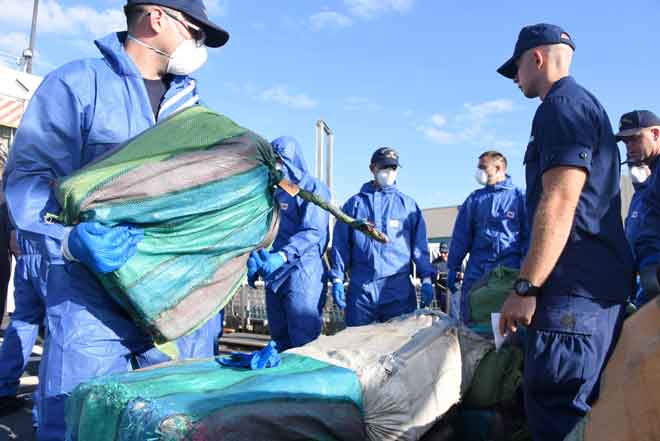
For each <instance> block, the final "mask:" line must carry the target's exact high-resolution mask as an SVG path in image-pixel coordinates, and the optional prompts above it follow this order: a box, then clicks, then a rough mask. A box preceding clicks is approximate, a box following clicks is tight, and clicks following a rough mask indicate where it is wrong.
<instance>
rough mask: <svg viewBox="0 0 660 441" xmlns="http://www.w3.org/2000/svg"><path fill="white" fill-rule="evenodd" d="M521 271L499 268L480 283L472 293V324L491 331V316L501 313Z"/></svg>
mask: <svg viewBox="0 0 660 441" xmlns="http://www.w3.org/2000/svg"><path fill="white" fill-rule="evenodd" d="M519 273H520V271H519V270H517V269H512V268H507V267H504V266H498V267H497V268H495V269H494V270H493V271H492V272H491V273H489V274H487V275H486V276H485V277H484V278H483V280H482V281H480V282H478V283H477V284H476V286H475V287H474V288H473V289H472V291H471V292H470V310H471V316H470V324H471V325H474V326H476V327H481V328H482V329H486V330H490V328H491V321H490V314H491V313H493V312H500V310H501V309H502V305H503V304H504V301H505V300H506V298H507V297H508V296H509V294H511V291H512V290H513V284H514V282H515V281H516V279H517V278H518V275H519Z"/></svg>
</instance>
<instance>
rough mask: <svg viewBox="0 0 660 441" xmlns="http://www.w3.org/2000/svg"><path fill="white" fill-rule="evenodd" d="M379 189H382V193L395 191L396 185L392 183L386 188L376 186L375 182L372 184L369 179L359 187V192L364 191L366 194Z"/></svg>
mask: <svg viewBox="0 0 660 441" xmlns="http://www.w3.org/2000/svg"><path fill="white" fill-rule="evenodd" d="M379 191H382V192H383V193H393V192H395V191H397V189H396V185H392V186H391V187H386V188H381V187H377V186H376V184H374V181H369V182H367V183H365V184H364V185H363V186H362V188H361V189H360V193H366V194H373V193H376V192H379Z"/></svg>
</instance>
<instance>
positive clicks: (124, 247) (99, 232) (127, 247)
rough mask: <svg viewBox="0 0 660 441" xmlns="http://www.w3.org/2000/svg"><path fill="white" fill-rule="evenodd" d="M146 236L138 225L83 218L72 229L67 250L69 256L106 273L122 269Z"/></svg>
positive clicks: (65, 249) (65, 247) (66, 254)
mask: <svg viewBox="0 0 660 441" xmlns="http://www.w3.org/2000/svg"><path fill="white" fill-rule="evenodd" d="M142 239H144V233H143V232H142V231H141V230H139V229H137V228H133V227H128V226H116V227H106V226H104V225H101V224H100V223H98V222H83V223H81V224H78V225H76V226H75V227H74V228H73V229H72V230H71V231H70V232H69V234H68V236H67V237H66V238H65V244H64V247H63V251H64V256H65V257H66V258H68V259H69V260H78V261H80V262H82V263H83V264H85V265H86V266H87V267H88V268H90V269H91V270H93V271H95V272H97V273H101V274H104V273H110V272H112V271H116V270H118V269H119V268H121V267H122V266H123V265H124V264H125V263H126V262H127V261H128V259H130V258H131V257H133V256H134V255H135V253H136V252H137V245H138V243H140V241H141V240H142Z"/></svg>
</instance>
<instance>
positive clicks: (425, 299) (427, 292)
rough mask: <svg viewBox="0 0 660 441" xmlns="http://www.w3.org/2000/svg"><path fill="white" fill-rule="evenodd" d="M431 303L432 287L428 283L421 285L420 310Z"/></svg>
mask: <svg viewBox="0 0 660 441" xmlns="http://www.w3.org/2000/svg"><path fill="white" fill-rule="evenodd" d="M431 302H433V285H431V284H430V283H423V284H422V304H421V307H422V308H426V307H430V306H431Z"/></svg>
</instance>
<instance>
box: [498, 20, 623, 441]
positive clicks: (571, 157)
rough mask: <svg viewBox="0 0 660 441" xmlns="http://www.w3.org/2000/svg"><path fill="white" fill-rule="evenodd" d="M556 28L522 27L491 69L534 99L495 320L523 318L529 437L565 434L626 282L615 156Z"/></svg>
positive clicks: (514, 322)
mask: <svg viewBox="0 0 660 441" xmlns="http://www.w3.org/2000/svg"><path fill="white" fill-rule="evenodd" d="M574 50H575V43H574V42H573V40H572V39H571V37H570V36H569V35H568V33H566V32H565V31H564V30H562V29H561V28H560V27H558V26H554V25H549V24H537V25H533V26H527V27H525V28H523V29H522V30H521V31H520V35H519V36H518V41H517V43H516V47H515V51H514V53H513V56H512V57H511V58H510V59H509V60H508V61H507V62H506V63H505V64H504V65H503V66H502V67H500V68H499V69H498V72H499V73H500V74H502V75H503V76H505V77H507V78H510V79H512V80H513V81H514V82H515V83H516V85H517V86H518V87H519V88H520V89H521V91H522V92H523V94H524V95H525V96H526V97H528V98H536V97H539V98H540V99H541V100H542V103H541V105H540V106H539V108H538V109H537V111H536V115H535V116H534V121H533V123H532V133H531V138H530V141H529V144H528V146H527V151H526V153H525V169H526V180H527V208H528V210H527V211H528V216H529V221H530V225H531V226H532V234H531V238H532V239H531V243H530V248H529V251H528V254H527V257H526V258H525V259H524V261H523V263H522V267H521V271H520V278H519V279H518V280H517V281H516V283H515V284H514V287H513V292H512V293H511V295H510V296H509V298H508V299H507V300H506V302H505V303H504V305H503V306H502V311H501V312H502V316H501V321H500V330H501V331H502V332H503V333H505V334H508V333H511V332H516V330H517V329H518V327H520V326H528V332H527V342H526V348H525V371H524V382H523V389H524V394H525V407H526V413H527V420H528V422H529V428H530V431H531V432H532V436H533V438H534V440H535V441H546V440H547V441H550V440H553V441H556V440H563V439H564V437H565V436H566V435H567V434H568V433H569V432H570V431H571V429H572V428H573V427H574V426H575V424H576V423H578V422H579V421H580V419H581V418H582V417H583V416H584V415H586V413H587V411H589V409H590V405H591V404H592V403H593V401H594V400H595V399H596V396H597V393H598V384H599V379H600V374H601V372H602V369H603V366H604V364H605V363H606V361H607V358H608V356H609V354H610V351H611V349H612V347H613V346H614V343H615V342H616V339H617V337H618V334H619V332H620V328H621V321H622V312H623V309H624V308H623V304H624V302H625V300H626V299H627V298H628V297H629V296H630V294H631V291H632V287H633V263H632V254H631V251H630V247H629V246H628V244H627V242H626V237H625V235H624V231H623V224H622V221H621V198H620V188H619V178H620V157H619V150H618V148H617V145H616V139H615V137H614V134H613V133H612V127H611V125H610V120H609V117H608V116H607V113H606V112H605V109H604V108H603V107H602V106H601V104H600V103H599V102H598V100H597V99H596V98H595V97H594V96H593V95H592V94H591V93H590V92H588V91H587V90H586V89H584V88H583V87H582V86H580V85H579V84H577V82H576V81H575V79H573V78H572V77H571V76H570V75H569V68H570V64H571V61H572V57H573V53H574Z"/></svg>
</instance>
